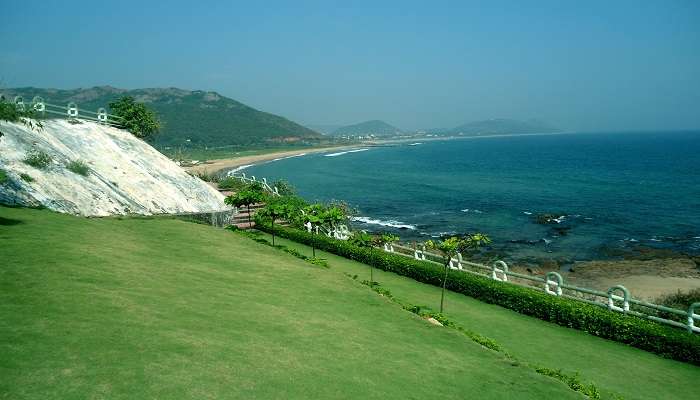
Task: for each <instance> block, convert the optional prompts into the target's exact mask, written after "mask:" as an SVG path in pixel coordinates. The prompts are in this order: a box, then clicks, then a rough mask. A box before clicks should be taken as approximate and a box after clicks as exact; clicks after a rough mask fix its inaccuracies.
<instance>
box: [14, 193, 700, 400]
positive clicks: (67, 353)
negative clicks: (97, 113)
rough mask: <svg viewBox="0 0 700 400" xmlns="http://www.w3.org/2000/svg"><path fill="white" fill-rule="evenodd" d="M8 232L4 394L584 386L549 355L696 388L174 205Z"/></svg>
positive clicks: (304, 394)
mask: <svg viewBox="0 0 700 400" xmlns="http://www.w3.org/2000/svg"><path fill="white" fill-rule="evenodd" d="M278 240H279V243H280V244H284V245H287V246H290V247H293V248H295V249H296V250H297V251H300V252H302V253H304V254H310V249H309V248H307V247H305V246H302V245H298V244H295V243H291V242H288V241H286V240H284V239H278ZM0 244H1V245H0V260H2V263H0V354H1V355H2V357H0V374H1V376H2V379H1V380H0V398H8V399H38V398H46V399H48V398H109V399H135V398H167V399H202V398H219V399H224V398H289V399H293V398H304V399H308V398H383V399H394V398H396V399H406V398H443V399H453V398H454V399H457V398H460V399H461V398H472V397H478V398H480V399H503V398H517V399H541V398H545V397H552V398H561V399H569V398H571V399H581V398H584V397H583V396H582V395H580V394H579V393H577V392H575V391H573V390H571V388H570V387H569V386H568V385H567V384H566V383H565V382H562V381H560V380H557V379H554V378H550V377H549V376H546V375H543V374H542V373H537V372H535V370H536V368H535V366H539V367H537V368H540V370H541V371H556V370H558V369H561V370H562V373H563V374H567V376H574V375H575V374H576V373H577V372H580V374H581V375H580V379H581V381H583V382H584V383H590V382H594V383H596V384H597V385H598V386H599V387H600V389H601V394H602V397H601V398H603V399H615V398H620V397H616V396H617V395H622V397H623V398H626V399H633V398H650V399H659V398H664V399H676V398H678V399H687V398H692V396H693V394H694V391H695V390H696V388H695V387H694V386H693V385H692V384H689V382H695V381H697V380H698V379H700V368H697V367H695V366H692V365H689V364H683V363H680V362H676V361H672V360H668V359H663V358H661V357H658V356H655V355H653V354H650V353H647V352H644V351H642V350H638V349H634V348H630V347H628V346H625V345H622V344H620V343H616V342H611V341H607V340H603V339H600V338H597V337H594V336H591V335H588V334H585V333H583V332H580V331H576V330H572V329H567V328H564V327H560V326H557V325H553V324H550V323H546V322H543V321H540V320H537V319H534V318H529V317H526V316H524V315H520V314H517V313H514V312H511V311H509V310H506V309H503V308H501V307H498V306H494V305H489V304H485V303H482V302H479V301H476V300H474V299H471V298H469V297H466V296H462V295H458V294H455V293H448V294H447V298H446V302H447V307H448V308H447V310H446V311H447V317H448V318H450V319H451V320H453V321H456V322H457V323H459V324H460V325H462V326H464V327H466V328H468V329H470V330H472V331H474V332H478V333H479V334H482V335H485V336H488V337H489V338H492V339H493V340H496V341H497V342H498V343H499V344H500V345H501V346H503V347H504V349H505V350H506V351H508V352H510V353H511V354H512V355H513V356H514V357H516V358H517V360H516V359H514V358H507V357H505V356H504V355H503V353H499V352H495V351H493V350H490V349H487V348H485V347H482V346H480V345H478V344H477V343H475V342H474V341H472V340H471V339H469V338H468V337H467V336H465V335H464V334H462V333H461V332H459V331H457V330H456V329H452V328H446V327H439V326H434V325H431V324H429V323H427V322H426V321H425V320H423V319H421V318H419V317H417V316H416V315H415V314H413V313H411V312H408V311H405V310H403V309H402V308H401V307H399V306H398V305H396V304H395V303H393V302H392V301H390V300H389V298H388V297H385V296H381V295H379V294H377V293H375V292H374V291H372V290H370V289H369V288H368V287H367V286H365V285H362V284H360V283H358V281H359V280H362V279H365V278H367V277H368V270H367V266H366V265H363V264H359V263H357V262H354V261H350V260H346V259H343V258H340V257H336V256H333V255H330V254H327V253H324V252H321V251H318V250H317V252H318V255H320V256H321V257H324V258H326V259H327V260H328V263H329V265H330V268H322V267H318V266H315V265H311V264H309V263H306V262H304V261H302V260H299V259H298V258H295V257H292V256H291V255H289V254H286V253H284V252H282V251H280V250H277V249H275V248H272V247H270V246H266V245H262V244H258V243H255V242H254V241H252V240H250V239H248V238H246V237H243V236H241V235H236V234H234V233H231V232H229V231H225V230H220V229H215V228H211V227H209V226H204V225H198V224H193V223H188V222H183V221H178V220H173V219H166V218H153V217H149V218H144V217H142V218H128V217H123V218H102V219H86V218H78V217H72V216H67V215H61V214H55V213H52V212H49V211H47V210H29V209H16V208H3V207H0ZM374 273H375V277H376V279H377V280H379V281H380V282H381V283H382V287H385V288H387V289H390V290H391V292H392V293H393V294H394V298H396V299H400V300H401V301H407V302H411V303H412V304H421V305H424V307H426V306H427V307H435V306H436V305H437V303H438V302H439V288H436V287H433V286H430V285H424V284H420V283H417V282H415V281H413V280H411V279H408V278H404V277H401V276H397V275H395V274H392V273H388V272H384V271H379V270H375V272H374ZM348 275H359V276H360V277H359V278H358V279H356V280H354V279H352V278H350V277H348Z"/></svg>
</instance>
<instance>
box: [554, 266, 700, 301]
mask: <svg viewBox="0 0 700 400" xmlns="http://www.w3.org/2000/svg"><path fill="white" fill-rule="evenodd" d="M562 276H563V277H564V281H565V282H567V283H572V284H574V285H576V286H583V287H588V288H591V289H597V290H601V291H605V290H607V289H608V288H610V287H611V286H614V285H623V286H625V287H626V288H627V289H629V290H630V292H631V294H632V296H633V297H635V298H638V299H645V300H653V299H655V298H657V297H659V296H661V295H664V294H670V293H675V292H677V291H678V290H683V291H687V290H689V289H694V288H698V287H700V269H698V267H697V265H696V264H695V261H694V260H692V259H690V258H667V259H655V260H646V261H643V260H620V261H587V262H579V263H575V264H574V267H573V271H572V272H565V273H562Z"/></svg>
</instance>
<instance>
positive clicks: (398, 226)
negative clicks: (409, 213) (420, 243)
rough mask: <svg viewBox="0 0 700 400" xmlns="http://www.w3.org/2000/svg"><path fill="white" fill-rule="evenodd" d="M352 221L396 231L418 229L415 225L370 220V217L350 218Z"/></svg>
mask: <svg viewBox="0 0 700 400" xmlns="http://www.w3.org/2000/svg"><path fill="white" fill-rule="evenodd" d="M350 220H351V221H355V222H362V223H364V224H370V225H380V226H388V227H391V228H396V229H411V230H415V229H416V227H415V226H414V225H409V224H404V223H403V222H399V221H394V220H388V221H382V220H380V219H373V218H369V217H350Z"/></svg>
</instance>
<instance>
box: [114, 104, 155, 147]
mask: <svg viewBox="0 0 700 400" xmlns="http://www.w3.org/2000/svg"><path fill="white" fill-rule="evenodd" d="M109 108H110V109H111V110H112V113H113V114H114V115H116V116H117V117H119V118H121V120H120V122H121V124H122V125H123V127H124V129H126V130H128V131H129V132H131V133H133V134H134V136H136V137H138V138H141V139H148V138H150V137H151V136H153V135H155V134H156V133H158V131H159V130H160V125H161V124H160V120H158V116H157V115H156V113H155V112H153V110H151V109H149V108H148V107H146V105H144V104H143V103H137V102H136V100H135V99H134V98H133V97H131V96H124V97H121V98H120V99H118V100H116V101H113V102H111V103H109Z"/></svg>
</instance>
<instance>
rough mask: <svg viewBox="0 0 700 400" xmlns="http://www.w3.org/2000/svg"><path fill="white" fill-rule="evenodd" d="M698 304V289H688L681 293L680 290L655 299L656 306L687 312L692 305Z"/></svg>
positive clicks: (699, 292) (699, 300)
mask: <svg viewBox="0 0 700 400" xmlns="http://www.w3.org/2000/svg"><path fill="white" fill-rule="evenodd" d="M698 302H700V288H695V289H690V290H688V291H687V292H683V291H681V290H680V289H679V290H678V292H676V293H673V294H667V295H664V296H661V297H659V298H658V299H656V301H655V303H656V304H661V305H664V306H666V307H671V308H677V309H680V310H687V309H688V307H690V305H691V304H693V303H698Z"/></svg>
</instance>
